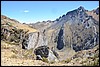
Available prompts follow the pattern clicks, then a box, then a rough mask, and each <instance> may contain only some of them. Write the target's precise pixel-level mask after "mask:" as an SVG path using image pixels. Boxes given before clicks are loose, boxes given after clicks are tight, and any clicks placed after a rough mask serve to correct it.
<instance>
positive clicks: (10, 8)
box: [1, 1, 99, 23]
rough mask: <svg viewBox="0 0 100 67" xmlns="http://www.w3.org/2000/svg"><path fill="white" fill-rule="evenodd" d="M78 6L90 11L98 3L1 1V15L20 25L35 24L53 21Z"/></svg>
mask: <svg viewBox="0 0 100 67" xmlns="http://www.w3.org/2000/svg"><path fill="white" fill-rule="evenodd" d="M79 6H83V7H84V8H85V9H87V10H92V9H95V8H97V7H98V6H99V1H1V14H2V15H6V16H8V17H10V18H13V19H16V20H18V21H20V22H21V23H23V22H25V23H35V22H37V21H46V20H55V19H56V18H59V16H62V15H63V14H66V13H67V12H68V11H71V10H74V9H77V8H78V7H79Z"/></svg>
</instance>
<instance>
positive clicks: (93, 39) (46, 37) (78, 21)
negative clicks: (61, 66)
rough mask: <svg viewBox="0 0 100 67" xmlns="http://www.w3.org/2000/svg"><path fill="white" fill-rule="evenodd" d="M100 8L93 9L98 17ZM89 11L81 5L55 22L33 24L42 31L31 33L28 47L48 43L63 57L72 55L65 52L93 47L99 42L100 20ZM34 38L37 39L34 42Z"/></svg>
mask: <svg viewBox="0 0 100 67" xmlns="http://www.w3.org/2000/svg"><path fill="white" fill-rule="evenodd" d="M98 10H99V8H97V9H96V10H93V11H94V12H95V14H96V15H97V16H96V17H97V18H98V17H99V14H98ZM93 11H92V12H93ZM88 12H89V11H88V10H86V9H85V8H84V7H82V6H80V7H79V8H78V9H75V10H73V11H70V12H68V13H67V14H66V15H63V16H62V17H60V18H59V19H56V20H54V21H53V22H52V21H48V22H46V21H43V22H40V23H36V24H32V25H33V28H34V27H36V28H37V29H42V31H40V32H38V33H31V34H29V36H30V37H29V39H26V40H28V42H27V43H28V46H27V47H26V48H27V49H29V48H35V47H38V46H43V45H47V46H49V47H50V49H51V48H54V50H55V51H56V52H58V53H59V55H60V54H61V56H60V57H61V58H62V56H63V58H62V59H65V58H67V57H69V56H70V54H68V53H65V52H67V51H68V52H70V51H71V52H73V54H74V52H77V51H81V50H88V49H92V48H93V47H94V46H96V45H98V44H99V24H98V23H99V21H98V20H97V19H95V18H94V15H93V16H92V14H89V13H88ZM90 12H91V11H90ZM39 27H40V28H39ZM90 32H91V33H90ZM32 36H33V37H32ZM34 38H35V40H37V41H35V43H34V44H33V42H34V40H33V39H34ZM31 39H32V40H31ZM32 41H33V42H32ZM34 45H36V46H34ZM29 46H30V47H29ZM62 54H63V55H62Z"/></svg>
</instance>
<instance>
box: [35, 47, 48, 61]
mask: <svg viewBox="0 0 100 67" xmlns="http://www.w3.org/2000/svg"><path fill="white" fill-rule="evenodd" d="M34 53H35V54H36V56H37V55H40V56H41V57H42V58H43V57H44V58H47V57H48V54H49V47H47V46H40V47H37V48H36V49H35V50H34ZM38 59H39V57H38V56H37V60H38Z"/></svg>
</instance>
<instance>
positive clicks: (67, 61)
mask: <svg viewBox="0 0 100 67" xmlns="http://www.w3.org/2000/svg"><path fill="white" fill-rule="evenodd" d="M70 61H71V59H70V58H67V59H66V60H62V61H61V62H63V63H69V62H70Z"/></svg>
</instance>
